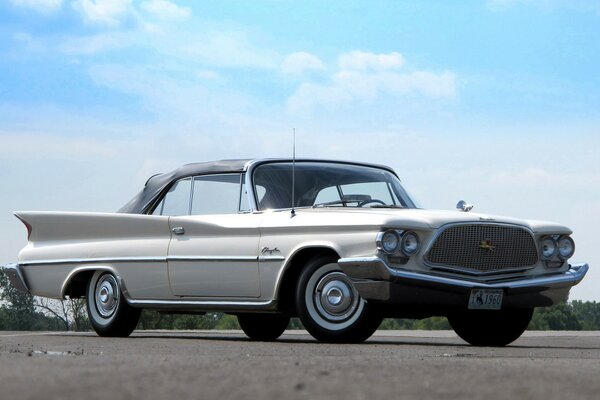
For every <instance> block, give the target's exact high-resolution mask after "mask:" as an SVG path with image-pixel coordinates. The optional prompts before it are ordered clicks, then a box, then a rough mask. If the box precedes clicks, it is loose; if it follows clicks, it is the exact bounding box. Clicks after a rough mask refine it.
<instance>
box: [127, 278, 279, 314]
mask: <svg viewBox="0 0 600 400" xmlns="http://www.w3.org/2000/svg"><path fill="white" fill-rule="evenodd" d="M117 282H119V287H120V288H121V293H123V297H125V300H126V301H127V303H128V304H129V305H131V306H132V307H140V308H158V309H173V310H177V309H207V310H232V309H234V310H239V309H242V310H265V309H272V308H274V306H275V305H276V304H277V302H276V301H275V300H262V301H231V300H223V301H219V300H155V299H144V300H136V299H134V298H132V297H131V294H130V293H129V290H127V286H126V285H125V282H124V281H123V278H122V277H121V276H117Z"/></svg>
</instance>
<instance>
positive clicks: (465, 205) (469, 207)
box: [456, 200, 473, 212]
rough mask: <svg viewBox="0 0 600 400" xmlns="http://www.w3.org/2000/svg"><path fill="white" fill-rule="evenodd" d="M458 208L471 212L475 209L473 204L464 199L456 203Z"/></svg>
mask: <svg viewBox="0 0 600 400" xmlns="http://www.w3.org/2000/svg"><path fill="white" fill-rule="evenodd" d="M456 209H457V210H460V211H464V212H469V211H471V210H472V209H473V205H472V204H469V203H467V202H466V201H464V200H461V201H459V202H458V203H457V204H456Z"/></svg>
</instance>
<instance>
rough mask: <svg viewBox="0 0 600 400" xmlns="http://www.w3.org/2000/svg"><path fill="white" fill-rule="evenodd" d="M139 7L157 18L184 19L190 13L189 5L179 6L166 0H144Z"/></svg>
mask: <svg viewBox="0 0 600 400" xmlns="http://www.w3.org/2000/svg"><path fill="white" fill-rule="evenodd" d="M140 8H141V9H142V10H144V11H145V12H147V13H148V14H151V15H152V16H154V17H156V18H158V19H168V20H184V19H186V18H188V17H189V16H190V15H191V14H192V10H191V9H190V8H189V7H181V6H178V5H177V4H174V3H171V2H170V1H167V0H149V1H144V2H142V3H141V4H140Z"/></svg>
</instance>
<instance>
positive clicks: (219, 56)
mask: <svg viewBox="0 0 600 400" xmlns="http://www.w3.org/2000/svg"><path fill="white" fill-rule="evenodd" d="M169 44H171V45H172V48H164V50H165V51H166V52H170V53H171V54H173V53H174V54H175V55H177V56H180V57H185V58H186V59H189V60H194V61H195V62H201V63H204V64H208V65H212V66H217V67H226V68H231V67H250V68H265V69H275V68H278V67H279V65H280V59H281V57H280V55H279V54H278V53H277V52H275V51H272V50H269V49H264V48H260V47H257V46H255V45H254V44H253V43H252V42H251V41H250V38H249V37H248V34H247V33H246V32H243V31H238V32H236V31H220V32H217V31H211V32H199V33H197V32H192V33H191V36H190V37H188V40H187V41H186V44H184V45H181V44H179V43H172V42H170V43H169Z"/></svg>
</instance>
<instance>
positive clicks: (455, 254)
mask: <svg viewBox="0 0 600 400" xmlns="http://www.w3.org/2000/svg"><path fill="white" fill-rule="evenodd" d="M425 261H426V262H427V263H428V264H429V265H430V266H432V267H442V268H444V269H452V270H462V271H464V272H467V273H475V274H486V273H495V272H504V271H510V270H517V269H521V270H522V269H527V268H531V267H533V266H534V265H535V264H536V263H537V261H538V252H537V247H536V245H535V241H534V240H533V237H532V235H531V234H530V233H529V231H527V230H526V229H523V228H519V227H515V226H508V225H493V224H461V225H451V226H448V227H447V228H443V231H442V233H441V234H439V235H438V236H437V238H436V239H435V242H434V243H433V245H432V246H431V248H430V249H429V251H428V252H427V254H426V255H425Z"/></svg>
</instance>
